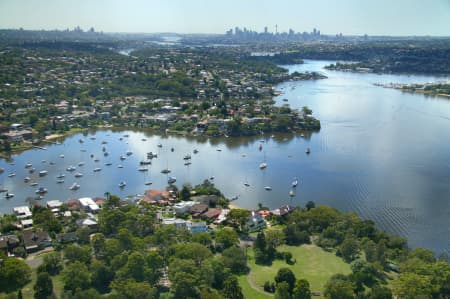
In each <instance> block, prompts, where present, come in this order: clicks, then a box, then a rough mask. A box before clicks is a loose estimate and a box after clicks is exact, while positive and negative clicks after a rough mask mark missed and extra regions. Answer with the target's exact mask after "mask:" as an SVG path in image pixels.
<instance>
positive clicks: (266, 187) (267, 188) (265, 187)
mask: <svg viewBox="0 0 450 299" xmlns="http://www.w3.org/2000/svg"><path fill="white" fill-rule="evenodd" d="M264 189H265V190H266V191H271V190H272V187H270V186H264Z"/></svg>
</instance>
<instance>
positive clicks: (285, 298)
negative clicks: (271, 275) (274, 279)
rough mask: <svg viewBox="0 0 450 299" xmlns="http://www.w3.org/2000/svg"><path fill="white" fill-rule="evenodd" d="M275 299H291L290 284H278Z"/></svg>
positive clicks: (283, 282)
mask: <svg viewBox="0 0 450 299" xmlns="http://www.w3.org/2000/svg"><path fill="white" fill-rule="evenodd" d="M274 298H275V299H291V298H292V296H291V291H290V290H289V284H288V283H287V282H285V281H282V282H279V283H277V287H276V289H275V296H274Z"/></svg>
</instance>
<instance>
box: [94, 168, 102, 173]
mask: <svg viewBox="0 0 450 299" xmlns="http://www.w3.org/2000/svg"><path fill="white" fill-rule="evenodd" d="M101 170H102V169H101V168H100V167H97V168H94V172H99V171H101Z"/></svg>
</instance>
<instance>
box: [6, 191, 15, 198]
mask: <svg viewBox="0 0 450 299" xmlns="http://www.w3.org/2000/svg"><path fill="white" fill-rule="evenodd" d="M13 197H14V194H13V193H9V192H8V191H7V192H6V194H5V198H6V199H10V198H13Z"/></svg>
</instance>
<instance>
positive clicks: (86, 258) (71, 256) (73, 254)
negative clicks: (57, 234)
mask: <svg viewBox="0 0 450 299" xmlns="http://www.w3.org/2000/svg"><path fill="white" fill-rule="evenodd" d="M64 258H65V259H67V260H68V261H69V263H72V262H75V261H78V262H81V263H83V264H89V263H90V261H91V248H90V247H89V246H79V245H75V244H70V245H67V247H66V248H64Z"/></svg>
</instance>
